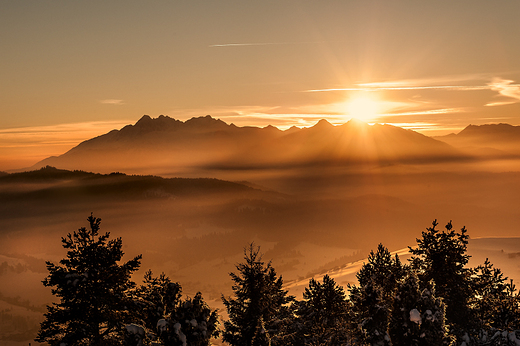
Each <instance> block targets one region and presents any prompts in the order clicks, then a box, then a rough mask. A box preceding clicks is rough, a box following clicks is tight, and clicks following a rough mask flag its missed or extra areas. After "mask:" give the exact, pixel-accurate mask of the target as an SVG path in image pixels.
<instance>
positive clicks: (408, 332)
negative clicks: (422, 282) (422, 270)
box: [389, 272, 452, 346]
mask: <svg viewBox="0 0 520 346" xmlns="http://www.w3.org/2000/svg"><path fill="white" fill-rule="evenodd" d="M389 334H390V338H391V339H392V343H393V344H394V345H410V346H423V345H424V346H437V345H449V344H451V342H452V340H451V339H450V337H449V336H448V329H447V327H446V321H445V308H444V303H443V302H442V300H441V299H440V298H437V297H435V288H434V284H433V282H430V283H427V284H426V288H424V289H423V290H421V288H420V287H419V280H418V278H417V275H416V274H415V273H413V272H411V273H410V274H409V275H408V276H407V277H406V278H405V279H404V280H402V281H401V283H400V284H399V285H398V288H397V291H396V294H395V299H394V302H393V307H392V313H391V318H390V324H389Z"/></svg>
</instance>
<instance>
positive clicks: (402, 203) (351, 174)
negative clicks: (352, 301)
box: [0, 117, 520, 341]
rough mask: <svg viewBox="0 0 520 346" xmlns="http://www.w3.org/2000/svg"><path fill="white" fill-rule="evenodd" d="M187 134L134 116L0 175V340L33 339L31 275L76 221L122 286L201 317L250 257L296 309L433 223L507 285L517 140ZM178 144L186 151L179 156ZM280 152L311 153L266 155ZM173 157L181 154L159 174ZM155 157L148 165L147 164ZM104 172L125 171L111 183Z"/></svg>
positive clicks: (332, 131)
mask: <svg viewBox="0 0 520 346" xmlns="http://www.w3.org/2000/svg"><path fill="white" fill-rule="evenodd" d="M160 122H163V123H162V124H160ZM164 122H168V123H170V124H175V125H173V127H175V126H177V128H175V129H173V130H172V129H168V128H167V126H164ZM191 122H192V124H191V128H188V129H185V128H184V126H185V125H186V124H188V125H190V124H189V121H187V122H179V121H176V120H174V119H171V118H168V117H161V118H157V119H151V118H149V117H144V118H143V119H142V120H141V121H140V122H138V123H136V124H135V125H130V127H127V128H126V130H125V129H122V130H120V131H115V132H114V131H112V132H110V133H108V134H107V135H104V136H101V137H98V138H94V139H92V140H90V141H87V142H84V143H82V144H80V145H79V146H77V147H76V148H74V149H72V150H71V151H69V152H68V153H65V154H64V155H62V156H60V157H57V158H49V159H48V160H44V161H43V162H41V163H39V164H37V165H35V166H34V167H33V168H32V169H33V170H29V171H28V172H19V173H10V174H7V173H5V174H3V175H2V176H0V202H1V203H0V204H1V205H2V208H1V209H0V214H1V215H0V217H1V219H2V230H1V232H0V238H1V239H0V269H1V271H0V280H1V283H2V285H1V289H0V293H1V296H0V303H1V304H2V307H1V308H0V311H2V312H1V313H2V318H3V319H4V321H6V322H5V323H4V324H3V325H4V326H5V327H3V329H2V331H1V332H2V338H3V339H4V340H9V339H10V340H17V341H20V340H21V341H25V340H29V339H31V337H30V335H34V333H35V332H36V329H35V328H37V327H38V321H40V320H41V319H42V312H43V311H45V310H44V308H43V305H45V304H48V303H49V302H50V301H52V299H53V298H52V296H51V295H50V291H49V290H48V289H46V288H44V287H43V285H42V284H41V280H43V278H44V277H45V276H46V274H47V271H46V268H45V265H44V261H45V260H50V261H53V262H57V261H59V260H60V259H61V258H63V257H64V255H65V252H64V249H63V248H62V247H61V237H62V236H65V235H66V234H67V233H69V232H73V231H74V230H76V229H78V228H80V227H83V226H86V218H87V217H88V216H89V215H90V213H91V212H92V213H93V214H94V216H96V217H100V218H101V219H102V224H101V230H102V231H108V232H110V233H111V235H112V237H122V239H123V244H124V250H125V253H126V255H127V256H128V257H129V258H130V257H133V256H135V255H138V254H142V255H143V261H142V266H141V268H142V269H141V270H140V271H139V272H138V273H137V274H136V275H135V276H134V280H135V281H136V282H140V281H141V280H142V277H143V274H144V272H145V271H146V270H147V269H152V270H153V272H154V273H156V274H159V273H161V272H164V273H165V274H166V275H168V276H169V277H170V278H172V279H173V280H174V281H178V282H179V283H181V285H182V287H183V291H184V294H185V295H189V296H193V295H194V294H195V293H196V292H197V291H202V293H203V294H204V296H205V297H206V298H207V299H208V300H209V301H210V305H213V306H214V307H216V308H219V307H221V302H220V295H221V294H222V293H224V294H228V293H230V290H231V281H230V279H229V276H228V273H229V272H230V271H233V269H234V265H235V264H236V263H237V262H239V261H240V260H241V258H242V255H243V249H244V247H245V246H247V245H248V244H249V243H251V242H255V244H257V245H260V246H261V251H262V252H263V253H264V258H265V259H266V260H272V261H273V265H274V266H275V268H276V269H277V271H278V272H279V273H281V274H282V276H283V278H284V281H285V282H286V285H287V287H290V288H291V289H292V290H293V291H294V292H295V293H297V294H299V292H300V290H301V289H302V287H303V286H305V284H306V283H307V281H308V278H310V277H313V276H316V277H320V276H321V275H323V274H324V273H336V274H337V278H338V282H339V283H340V284H343V285H345V284H346V283H348V282H354V279H355V276H354V274H355V271H356V268H358V267H359V264H360V263H362V262H360V261H362V259H363V258H366V256H367V255H368V253H369V252H370V250H372V249H375V248H376V247H377V245H378V244H379V243H383V244H384V245H385V246H386V247H388V248H389V249H390V250H391V251H399V250H402V249H404V248H406V247H407V246H408V245H414V244H415V239H416V238H418V237H420V236H421V232H422V231H423V230H424V229H425V228H426V227H428V226H429V225H430V224H431V222H432V221H433V220H434V219H437V220H439V222H440V223H441V224H442V223H447V222H448V221H450V220H453V223H454V226H455V227H456V228H461V227H463V226H466V228H467V229H468V230H469V235H470V237H471V238H472V240H471V241H470V246H469V249H470V253H471V254H474V255H475V258H474V261H480V262H483V260H484V259H485V257H490V258H491V260H492V261H493V259H496V261H495V262H496V265H497V266H498V267H500V268H501V269H503V271H504V272H505V273H506V275H509V276H511V277H512V278H514V279H515V281H516V282H518V280H519V279H520V268H519V266H518V264H517V257H518V256H519V253H520V247H519V246H520V245H519V241H518V237H520V232H519V229H518V224H519V221H520V215H519V214H518V210H517V206H518V205H519V203H520V194H519V193H518V191H520V171H519V170H518V169H516V167H518V162H519V161H518V159H517V157H516V155H517V151H515V150H516V149H515V146H514V145H513V144H512V143H513V142H514V141H517V138H519V137H518V136H512V137H511V138H509V139H508V140H509V141H511V142H512V143H510V145H504V144H503V142H504V141H505V140H506V139H504V136H503V135H502V136H501V135H500V134H496V135H495V137H497V138H500V143H501V144H502V146H498V145H496V144H495V142H493V140H492V139H490V138H491V137H489V136H488V137H480V140H479V137H478V136H479V134H478V131H477V133H476V134H475V133H472V136H473V137H472V142H471V143H470V144H471V145H469V144H468V140H467V139H466V140H465V142H464V143H465V145H464V146H460V145H459V146H457V145H455V144H454V140H455V139H454V138H457V136H462V135H464V134H463V133H461V134H459V135H452V136H449V138H448V139H449V140H446V141H442V140H443V139H444V138H436V139H432V138H429V137H426V136H423V135H420V134H417V133H415V132H412V131H409V130H402V129H400V128H395V127H392V126H386V127H384V126H382V125H377V126H376V125H374V126H370V125H367V124H364V123H359V122H353V123H347V124H345V125H343V127H340V126H332V125H330V124H328V123H326V122H324V121H322V122H319V123H318V124H316V125H315V126H314V127H312V128H308V129H296V128H294V129H290V130H286V131H279V130H277V129H275V128H263V129H260V128H239V127H235V126H233V125H228V124H225V123H223V122H220V121H218V120H216V119H213V118H211V117H204V118H195V119H192V120H191ZM143 123H144V125H146V126H143ZM155 125H158V126H155ZM195 125H196V126H195ZM215 125H216V126H215ZM353 126H355V127H356V128H355V129H356V131H352V129H351V128H349V127H353ZM504 126H505V125H504ZM504 126H502V127H504ZM173 127H172V128H173ZM360 128H361V129H362V131H361V132H360V131H359V129H360ZM504 128H506V129H507V130H508V131H515V130H517V127H507V126H505V127H504ZM484 129H485V130H486V131H487V132H489V131H488V130H489V128H488V127H485V128H484ZM500 129H501V128H498V130H497V131H499V130H500ZM471 130H472V131H473V130H475V129H471ZM477 130H478V129H477ZM349 131H350V132H349ZM125 132H126V133H127V134H128V133H130V134H131V136H132V139H131V140H129V139H128V138H127V137H126V138H125V137H124V136H123V134H124V133H125ZM473 132H475V131H473ZM360 133H361V134H360ZM352 134H355V136H353V135H352ZM363 134H364V135H363ZM118 136H119V137H118ZM475 136H476V137H475ZM193 137H196V138H198V141H197V143H198V146H191V145H190V143H192V142H193ZM251 137H253V139H252V138H251ZM485 138H487V139H486V140H485ZM450 140H451V144H448V143H450ZM125 141H126V142H125ZM190 141H191V142H190ZM298 141H300V142H298ZM118 143H119V144H118ZM142 143H145V144H142ZM157 143H160V147H158V145H159V144H157ZM254 143H263V144H265V145H260V146H256V147H255V146H254ZM291 144H292V145H293V146H292V147H295V145H296V144H298V145H300V146H304V145H306V146H308V147H312V146H314V148H315V151H314V152H312V154H309V152H310V150H307V149H306V153H307V154H308V155H305V156H301V155H299V152H298V151H297V150H296V149H295V151H294V152H293V153H292V154H291V155H289V154H288V151H287V150H286V151H285V152H282V153H280V152H279V151H280V150H281V149H280V148H287V146H289V145H291ZM183 146H184V148H185V150H184V151H183V152H184V153H191V154H190V155H185V156H183V159H179V160H177V159H172V157H173V158H175V155H174V154H171V153H175V151H176V150H180V149H179V148H180V147H183ZM479 146H480V147H485V148H487V149H486V151H485V155H483V154H482V153H483V151H481V150H479ZM103 148H104V149H103ZM137 148H140V150H137ZM154 148H155V151H154V150H153V149H154ZM233 148H234V149H233ZM338 148H340V149H341V150H340V149H338ZM507 148H511V151H509V152H508V151H507V150H506V149H507ZM211 150H213V151H211ZM216 152H221V153H225V154H226V155H225V156H224V155H221V156H218V155H215V154H214V153H216ZM157 153H161V154H162V157H163V160H162V161H161V163H162V165H159V164H156V163H157V161H154V160H157V159H158V158H160V157H161V155H159V154H157ZM421 153H423V155H422V156H421ZM479 153H481V155H479ZM490 153H494V155H491V154H490ZM170 154H171V155H170ZM196 154H197V155H196ZM248 154H249V160H250V161H249V162H248V161H247V157H248V156H247V155H248ZM132 155H134V156H133V157H134V159H128V157H130V158H131V157H132ZM284 155H285V156H284ZM289 156H290V160H289V159H287V158H288V157H289ZM116 157H127V160H129V161H127V162H128V163H129V165H128V166H126V168H127V171H126V172H125V173H122V172H124V170H122V169H121V170H118V169H117V166H118V164H119V161H117V160H116V159H115V158H116ZM231 157H233V159H230V158H231ZM259 157H262V158H263V159H258V158H259ZM200 158H203V159H204V160H201V159H200ZM207 158H213V161H212V162H211V164H205V163H204V162H207ZM242 158H243V160H242ZM166 159H167V160H166ZM165 162H167V163H168V165H164V163H165ZM201 162H202V163H201ZM251 162H256V163H257V164H256V165H252V164H251ZM47 163H53V164H54V165H55V166H56V167H57V168H55V167H51V166H46V164H47ZM245 163H246V164H245ZM75 164H77V168H74V166H75ZM60 165H61V167H60ZM40 167H41V168H40ZM64 168H66V169H64ZM123 168H124V167H123ZM75 169H76V170H75ZM154 170H156V172H155V173H154ZM90 172H102V173H90ZM137 173H140V174H137ZM145 173H146V174H145ZM152 174H156V175H152ZM159 175H161V176H159ZM477 238H486V239H477ZM487 238H492V239H487ZM501 238H504V239H505V240H504V239H502V240H501ZM400 253H401V254H404V253H405V252H403V251H401V252H400ZM403 258H406V256H404V257H403ZM515 259H516V260H515ZM472 264H473V265H476V264H478V263H472Z"/></svg>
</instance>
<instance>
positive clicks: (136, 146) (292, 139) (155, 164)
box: [32, 115, 461, 172]
mask: <svg viewBox="0 0 520 346" xmlns="http://www.w3.org/2000/svg"><path fill="white" fill-rule="evenodd" d="M460 157H461V154H460V153H459V152H458V151H457V150H455V149H454V148H452V147H451V146H449V145H447V144H446V143H443V142H440V141H437V140H435V139H432V138H429V137H427V136H424V135H421V134H419V133H416V132H414V131H411V130H404V129H401V128H399V127H395V126H391V125H380V124H377V125H373V126H370V125H368V124H365V123H363V122H360V121H356V120H351V121H349V122H348V123H345V124H343V125H341V126H333V125H332V124H330V123H329V122H328V121H326V120H320V121H319V122H318V123H317V124H316V125H314V126H312V127H310V128H302V129H300V128H296V127H293V128H291V129H289V130H287V131H281V130H279V129H277V128H275V127H273V126H267V127H264V128H258V127H237V126H235V125H234V124H226V123H225V122H223V121H221V120H218V119H214V118H212V117H211V116H209V115H208V116H205V117H198V118H192V119H190V120H187V121H185V122H183V121H179V120H176V119H172V118H170V117H167V116H163V115H161V116H159V117H158V118H156V119H152V118H151V117H149V116H148V115H145V116H143V117H142V118H141V119H140V120H139V121H138V122H137V123H135V125H127V126H125V127H123V128H122V129H121V130H113V131H110V132H108V133H106V134H104V135H102V136H99V137H95V138H92V139H90V140H87V141H84V142H82V143H80V144H79V145H78V146H76V147H74V148H72V149H71V150H69V151H68V152H66V153H65V154H63V155H60V156H58V157H50V158H47V159H45V160H43V161H41V162H39V163H37V164H36V165H35V166H33V167H32V168H33V169H35V168H39V167H43V166H46V165H51V166H55V167H60V168H65V169H81V170H89V171H99V172H110V171H116V170H118V171H124V172H143V171H145V172H157V171H170V172H171V171H182V170H183V169H184V170H186V169H194V168H226V169H244V168H269V167H294V166H301V165H318V164H319V165H323V164H327V165H330V164H333V165H335V164H354V163H359V162H374V161H377V162H403V161H415V160H426V161H431V160H445V159H453V158H460Z"/></svg>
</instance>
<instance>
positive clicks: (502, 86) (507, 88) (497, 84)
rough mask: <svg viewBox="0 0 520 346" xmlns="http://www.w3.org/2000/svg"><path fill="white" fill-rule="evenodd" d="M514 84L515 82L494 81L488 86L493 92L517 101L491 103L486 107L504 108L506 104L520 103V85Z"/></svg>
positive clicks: (497, 79)
mask: <svg viewBox="0 0 520 346" xmlns="http://www.w3.org/2000/svg"><path fill="white" fill-rule="evenodd" d="M513 83H514V81H512V80H508V79H501V78H495V79H493V81H492V82H491V83H489V84H488V86H489V88H490V89H491V90H493V91H498V93H499V94H500V95H502V96H505V97H509V98H512V99H514V100H515V101H505V102H490V103H487V104H486V106H502V105H506V104H512V103H517V102H520V84H513Z"/></svg>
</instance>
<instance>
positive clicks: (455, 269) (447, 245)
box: [410, 220, 472, 337]
mask: <svg viewBox="0 0 520 346" xmlns="http://www.w3.org/2000/svg"><path fill="white" fill-rule="evenodd" d="M437 225H438V223H437V220H434V221H433V223H432V227H429V228H427V229H426V231H423V232H422V239H417V248H412V247H410V252H411V253H412V255H413V256H412V258H411V259H410V261H411V266H412V268H413V269H414V270H416V271H417V272H418V276H419V279H420V281H421V282H429V281H430V280H433V281H434V282H435V287H436V292H437V295H438V296H439V297H442V298H443V299H444V303H445V304H446V318H447V320H448V322H449V323H450V324H451V325H452V327H453V332H454V334H456V335H458V336H459V337H461V336H462V335H463V334H464V333H465V331H467V330H468V329H469V328H470V327H471V315H470V310H469V300H470V297H471V295H472V288H471V274H472V271H471V269H468V268H466V265H467V263H468V261H469V257H470V256H469V255H467V253H466V251H467V245H468V239H469V236H468V235H467V234H466V232H467V231H466V228H464V227H463V228H462V229H461V230H460V232H455V231H454V230H453V227H452V224H451V221H450V222H449V223H448V224H447V225H446V231H444V232H439V230H437V229H436V226H437Z"/></svg>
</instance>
